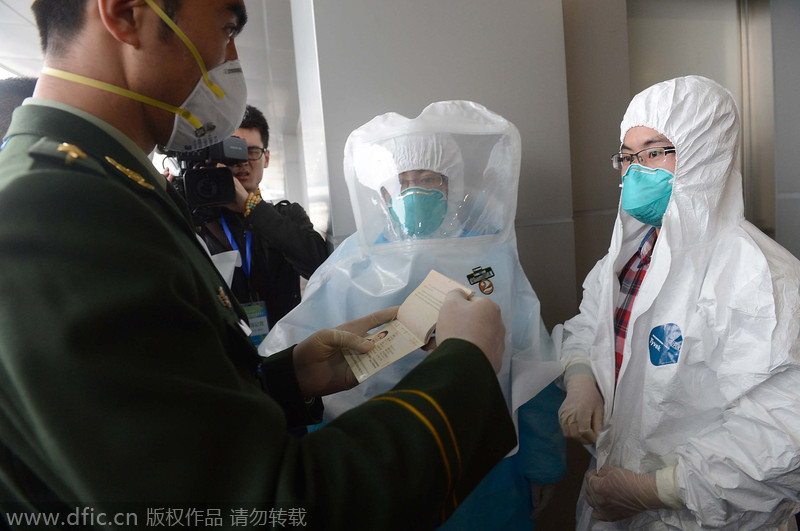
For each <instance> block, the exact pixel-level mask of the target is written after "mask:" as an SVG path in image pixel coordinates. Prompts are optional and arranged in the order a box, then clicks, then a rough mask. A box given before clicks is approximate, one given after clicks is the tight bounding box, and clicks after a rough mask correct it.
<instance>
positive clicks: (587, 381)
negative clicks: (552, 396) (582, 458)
mask: <svg viewBox="0 0 800 531" xmlns="http://www.w3.org/2000/svg"><path fill="white" fill-rule="evenodd" d="M558 422H559V424H561V431H563V432H564V436H565V437H571V438H573V439H577V440H578V441H580V442H581V443H583V444H594V443H595V442H597V434H598V433H600V430H601V429H603V397H602V396H601V395H600V391H599V390H598V389H597V384H596V383H595V380H594V378H593V377H591V376H589V375H588V374H573V375H572V376H570V378H569V380H567V396H566V397H565V398H564V402H563V403H562V404H561V407H560V408H558Z"/></svg>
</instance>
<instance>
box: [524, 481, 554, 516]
mask: <svg viewBox="0 0 800 531" xmlns="http://www.w3.org/2000/svg"><path fill="white" fill-rule="evenodd" d="M530 483H531V505H532V506H533V510H532V511H531V520H536V518H538V517H539V515H541V514H542V511H544V509H545V507H547V506H548V505H549V504H550V500H552V499H553V495H554V494H555V492H556V486H555V485H542V484H541V483H534V482H533V481H531V482H530Z"/></svg>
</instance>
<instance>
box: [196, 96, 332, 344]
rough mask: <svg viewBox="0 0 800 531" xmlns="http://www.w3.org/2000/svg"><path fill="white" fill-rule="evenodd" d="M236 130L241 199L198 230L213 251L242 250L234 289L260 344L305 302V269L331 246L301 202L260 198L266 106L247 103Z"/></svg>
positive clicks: (236, 178) (236, 183)
mask: <svg viewBox="0 0 800 531" xmlns="http://www.w3.org/2000/svg"><path fill="white" fill-rule="evenodd" d="M234 136H236V137H239V138H242V139H244V140H245V141H246V142H247V160H246V161H242V162H239V163H237V164H233V165H229V166H228V167H229V168H230V170H231V172H232V173H233V177H234V179H233V183H234V186H235V188H236V201H235V202H233V203H229V204H226V205H224V206H223V207H221V208H219V209H217V210H218V212H217V214H218V215H216V216H214V217H213V218H212V219H210V220H207V221H206V222H205V224H203V225H202V226H200V229H199V234H200V236H201V237H202V238H203V240H204V241H205V242H206V245H207V246H208V249H209V251H210V252H211V254H218V253H221V252H225V251H231V250H236V251H239V253H240V254H241V256H242V267H237V268H236V271H235V272H234V276H233V285H232V286H231V289H232V291H233V293H234V295H236V298H237V299H238V300H239V302H240V303H241V304H242V305H243V306H244V307H245V311H247V314H248V316H249V318H250V326H251V328H253V335H252V336H251V337H252V338H253V342H254V343H255V344H256V346H258V344H259V343H261V340H262V339H263V338H264V336H266V334H267V332H268V328H267V326H268V327H269V328H272V327H273V326H274V325H275V323H277V322H278V321H279V320H280V319H281V317H283V316H284V315H286V314H287V313H289V311H290V310H291V309H292V308H294V307H295V306H297V305H298V304H299V303H300V275H302V276H303V277H305V278H308V277H310V276H311V274H312V273H313V272H314V271H315V270H316V269H317V267H319V266H320V264H322V262H324V261H325V259H326V258H327V257H328V247H327V245H326V243H325V240H324V239H323V238H322V236H320V235H319V233H318V232H317V231H316V230H314V225H313V224H312V223H311V220H310V219H309V218H308V214H306V211H305V210H304V209H303V207H302V206H300V205H299V204H297V203H290V202H289V201H280V202H279V203H277V204H274V205H273V204H272V203H270V202H268V201H263V200H262V199H261V192H260V191H259V189H258V185H259V184H260V183H261V179H262V178H263V176H264V169H265V168H266V167H267V166H269V149H267V146H268V145H269V126H268V125H267V120H266V118H264V115H263V114H262V113H261V111H259V110H258V109H256V108H255V107H253V106H252V105H248V106H247V110H246V111H245V114H244V118H243V119H242V123H241V125H240V126H239V129H237V130H236V132H235V133H234ZM265 318H266V319H265Z"/></svg>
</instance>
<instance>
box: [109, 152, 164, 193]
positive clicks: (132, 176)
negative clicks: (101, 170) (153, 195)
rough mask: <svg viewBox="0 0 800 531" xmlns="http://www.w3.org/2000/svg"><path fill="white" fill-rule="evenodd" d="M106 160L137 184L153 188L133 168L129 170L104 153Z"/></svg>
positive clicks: (149, 188)
mask: <svg viewBox="0 0 800 531" xmlns="http://www.w3.org/2000/svg"><path fill="white" fill-rule="evenodd" d="M106 161H108V163H109V164H111V165H112V166H114V167H115V168H116V169H117V170H119V171H120V172H121V173H122V174H123V175H125V176H126V177H128V178H129V179H131V180H132V181H133V182H135V183H136V184H138V185H139V186H143V187H144V188H147V189H148V190H154V188H153V185H152V184H150V183H148V182H147V181H145V180H144V177H142V176H141V175H139V174H138V173H136V172H135V171H133V170H131V169H129V168H126V167H125V166H123V165H122V164H120V163H119V162H117V161H116V160H114V159H112V158H111V157H109V156H107V155H106Z"/></svg>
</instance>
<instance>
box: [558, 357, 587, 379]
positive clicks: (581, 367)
mask: <svg viewBox="0 0 800 531" xmlns="http://www.w3.org/2000/svg"><path fill="white" fill-rule="evenodd" d="M573 374H585V375H586V376H591V377H592V378H594V373H593V372H592V362H590V361H589V360H587V359H576V360H572V361H570V362H569V363H567V368H566V369H564V382H565V383H566V382H567V380H569V379H570V377H571V376H572V375H573Z"/></svg>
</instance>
